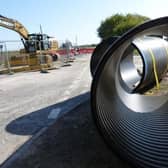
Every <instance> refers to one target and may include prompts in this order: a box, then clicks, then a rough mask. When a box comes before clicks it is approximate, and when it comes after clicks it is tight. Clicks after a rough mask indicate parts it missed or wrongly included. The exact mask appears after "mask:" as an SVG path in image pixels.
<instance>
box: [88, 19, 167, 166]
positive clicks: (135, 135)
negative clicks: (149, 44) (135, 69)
mask: <svg viewBox="0 0 168 168" xmlns="http://www.w3.org/2000/svg"><path fill="white" fill-rule="evenodd" d="M149 35H156V36H160V35H165V36H168V17H164V18H159V19H156V20H152V21H149V22H147V23H144V24H142V25H140V26H138V27H136V28H134V29H132V30H131V31H129V32H127V33H126V34H124V35H123V36H122V37H121V38H120V39H118V40H117V41H116V42H115V43H114V45H112V46H111V47H110V48H109V49H108V51H107V52H106V53H105V55H104V56H103V58H102V60H101V62H100V64H99V66H98V68H97V70H96V72H95V74H94V78H93V82H92V88H91V104H92V113H93V116H94V119H95V122H96V124H97V126H98V128H99V130H100V132H101V134H102V135H103V136H104V138H105V140H106V142H107V143H108V144H109V145H110V146H111V147H112V149H113V150H114V151H116V152H117V153H118V154H119V155H120V156H121V157H122V158H123V159H125V160H127V161H128V162H129V163H131V164H132V165H133V166H136V167H144V168H149V167H150V168H167V167H168V95H167V94H166V95H162V96H145V95H143V94H140V93H139V92H133V93H132V92H129V91H128V90H127V89H126V88H125V87H124V86H123V82H125V81H123V78H122V76H121V69H120V66H121V63H122V59H124V58H123V56H124V52H125V51H126V50H127V48H128V47H129V46H130V45H131V44H132V42H133V41H134V40H136V39H138V38H141V37H144V36H149Z"/></svg>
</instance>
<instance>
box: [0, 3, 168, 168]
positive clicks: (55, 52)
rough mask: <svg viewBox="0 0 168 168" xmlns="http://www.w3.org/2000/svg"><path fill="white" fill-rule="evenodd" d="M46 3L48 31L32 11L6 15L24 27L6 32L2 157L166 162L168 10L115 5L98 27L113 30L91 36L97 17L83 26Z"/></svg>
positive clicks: (6, 20) (1, 67) (128, 167)
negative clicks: (118, 9) (159, 12)
mask: <svg viewBox="0 0 168 168" xmlns="http://www.w3.org/2000/svg"><path fill="white" fill-rule="evenodd" d="M90 3H91V2H90ZM40 5H42V4H38V7H39V8H40V7H41V6H40ZM49 5H50V7H51V6H52V4H49ZM59 5H60V4H58V6H59ZM69 5H73V4H69ZM32 7H33V6H32ZM44 7H47V5H46V6H43V8H42V7H41V9H45V8H44ZM87 7H88V5H87ZM57 9H58V12H60V11H59V8H57ZM89 9H90V8H89ZM89 9H88V12H89ZM76 10H78V9H76ZM80 10H81V9H80ZM50 11H51V10H50ZM67 11H69V8H66V12H67ZM84 11H86V9H85V10H84ZM52 12H53V13H54V12H55V11H51V13H52ZM71 12H74V11H71ZM75 12H76V11H75ZM44 13H45V11H43V12H41V13H40V14H39V13H37V14H36V15H37V16H40V17H39V18H41V21H43V19H44V20H45V19H46V18H47V19H46V20H45V21H44V22H46V25H45V26H43V27H44V28H43V27H42V25H41V24H40V29H39V31H32V30H35V28H34V27H36V26H37V25H33V23H34V22H33V17H31V18H30V20H31V21H32V22H29V21H25V22H24V23H22V22H21V21H20V20H22V19H20V20H19V19H16V18H15V17H13V18H11V17H8V16H5V15H0V28H2V29H0V33H1V31H2V32H3V31H4V32H6V31H8V30H9V31H10V32H13V33H14V34H17V37H19V39H12V35H11V36H9V37H8V32H6V34H5V35H4V37H5V38H6V39H1V38H3V36H2V35H1V36H0V95H1V96H0V137H1V138H0V153H1V155H0V167H1V168H102V167H103V168H133V167H135V168H136V167H139V168H167V167H168V159H167V157H168V118H167V117H168V17H167V16H165V17H158V18H156V19H150V18H148V17H144V16H142V17H141V16H140V15H137V14H127V15H126V16H124V15H122V14H116V15H112V16H111V18H110V17H109V18H107V19H106V20H105V21H102V22H101V26H102V27H101V26H100V27H99V28H98V29H97V32H98V33H99V37H101V36H103V37H104V38H101V40H100V41H99V42H97V43H89V42H88V43H87V44H86V43H85V44H82V43H81V41H80V38H81V39H82V37H83V39H84V37H85V36H86V35H87V36H88V38H87V40H88V41H89V39H91V37H92V36H91V35H90V34H89V31H88V30H90V29H91V26H90V24H89V17H88V20H87V19H86V20H85V22H84V21H83V20H84V19H82V16H80V17H81V18H80V21H81V20H82V21H81V22H80V23H81V24H82V23H83V24H84V25H82V26H80V24H78V25H73V24H72V25H71V24H70V23H73V21H74V20H75V19H76V18H78V14H76V13H75V15H74V16H75V17H74V18H71V17H70V16H71V13H68V12H67V13H68V14H67V13H66V15H64V14H63V15H61V14H60V15H59V16H60V18H58V20H59V22H60V25H61V24H62V23H63V25H64V24H65V23H66V24H65V25H66V26H65V27H60V25H59V24H58V21H57V20H56V21H55V22H54V21H53V20H52V19H51V18H50V17H51V15H50V16H49V15H46V17H45V15H44ZM46 13H47V12H46ZM46 13H45V14H46ZM38 14H39V15H38ZM36 15H35V14H33V15H31V16H34V17H36ZM41 15H42V16H43V17H41ZM68 15H69V18H70V19H69V20H67V19H66V22H62V23H61V21H63V20H64V19H65V18H66V17H67V16H68ZM85 15H87V14H86V13H84V16H85ZM18 16H19V15H18ZM21 16H22V15H20V18H22V17H21ZM25 16H28V15H24V17H25ZM52 16H55V15H52ZM64 17H65V18H64ZM140 17H141V18H143V19H144V20H143V22H138V24H136V26H135V25H132V27H131V28H130V27H129V26H128V25H126V24H127V23H131V21H132V20H133V19H137V18H138V19H139V18H140ZM25 18H26V17H25ZM86 18H87V17H86ZM123 18H124V19H123ZM126 18H127V19H128V20H127V21H125V20H126ZM27 19H28V20H29V17H27ZM110 19H111V20H110ZM116 20H117V21H116ZM120 21H122V22H121V23H122V24H121V27H120V26H119V25H117V24H118V23H119V22H120ZM27 22H29V24H27ZM76 22H77V21H76ZM76 22H74V23H76ZM99 22H100V18H99ZM113 22H114V23H115V24H114V23H113ZM47 23H52V24H53V25H57V26H53V25H52V26H51V25H48V24H47ZM106 23H108V24H111V25H112V26H111V27H110V26H109V25H106ZM133 23H135V21H134V22H133ZM131 24H132V23H131ZM32 25H33V26H34V27H33V26H32ZM47 26H48V27H47ZM71 26H72V27H73V29H77V30H78V31H79V32H82V33H84V32H85V33H86V34H85V35H84V36H82V34H81V35H80V36H79V35H77V34H78V32H75V33H72V32H73V30H72V27H71ZM115 26H116V27H115ZM124 26H125V27H126V30H124V28H125V27H124ZM45 27H47V29H45ZM53 27H54V28H53ZM67 27H68V31H65V30H67V29H66V28H67ZM76 27H77V28H76ZM113 27H114V32H116V30H117V28H118V29H119V32H121V31H123V30H124V32H123V33H121V34H119V33H118V34H113V33H111V32H110V31H111V29H113ZM128 27H129V29H128ZM56 28H57V29H60V30H59V31H56ZM87 28H88V29H87ZM80 29H81V31H80ZM44 30H45V31H44ZM49 30H50V31H49ZM53 30H54V31H53ZM102 30H103V31H102ZM94 31H95V30H94ZM36 32H38V33H36ZM48 32H50V33H48ZM52 32H62V34H61V36H63V37H66V36H64V34H66V33H67V34H68V33H69V34H68V35H67V36H70V37H72V36H73V37H75V38H74V39H72V40H68V38H65V40H62V42H61V41H60V40H59V39H58V37H59V35H58V37H55V36H53V35H52V34H53V33H52ZM71 33H72V34H73V35H72V34H71ZM74 34H75V35H74ZM92 34H94V33H93V32H92ZM79 41H80V42H79ZM80 43H81V44H80Z"/></svg>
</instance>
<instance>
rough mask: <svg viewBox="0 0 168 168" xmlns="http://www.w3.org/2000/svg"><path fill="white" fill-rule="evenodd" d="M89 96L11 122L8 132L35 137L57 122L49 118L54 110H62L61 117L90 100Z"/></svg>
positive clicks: (76, 98)
mask: <svg viewBox="0 0 168 168" xmlns="http://www.w3.org/2000/svg"><path fill="white" fill-rule="evenodd" d="M89 95H90V93H89V92H87V93H84V94H81V95H79V96H76V97H73V98H71V99H69V100H66V101H64V102H60V103H57V104H55V105H52V106H48V107H46V108H43V109H40V110H37V111H35V112H32V113H29V114H27V115H24V116H21V117H19V118H17V119H16V120H13V121H12V122H10V123H9V124H8V125H7V126H6V131H7V132H9V133H12V134H16V135H34V134H36V133H37V132H38V131H39V130H40V129H41V128H43V127H47V126H48V125H50V124H52V123H53V122H54V121H55V119H50V118H48V115H49V114H50V112H51V111H52V110H53V109H59V110H60V109H61V111H60V112H59V114H58V117H61V116H62V115H64V114H65V113H66V112H67V111H69V110H71V109H72V108H74V107H75V106H77V105H79V103H81V102H82V101H85V100H86V99H87V98H89ZM30 106H31V105H30Z"/></svg>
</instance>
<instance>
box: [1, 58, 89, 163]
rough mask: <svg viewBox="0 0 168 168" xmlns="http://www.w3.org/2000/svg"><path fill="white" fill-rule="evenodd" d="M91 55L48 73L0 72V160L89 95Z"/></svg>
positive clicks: (2, 160)
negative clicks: (6, 73)
mask: <svg viewBox="0 0 168 168" xmlns="http://www.w3.org/2000/svg"><path fill="white" fill-rule="evenodd" d="M89 63H90V55H80V56H78V57H77V58H76V60H75V61H74V62H73V63H72V66H65V67H61V68H60V69H56V70H51V71H49V73H40V72H29V73H16V74H14V75H11V76H10V75H1V76H0V81H1V82H0V95H1V96H0V137H1V138H0V152H1V155H0V164H1V163H3V162H4V161H5V160H6V159H7V158H8V157H9V156H10V155H11V154H12V153H13V152H14V151H16V150H17V149H18V148H19V147H20V146H21V145H22V144H24V143H25V142H26V141H28V140H29V139H30V138H31V137H32V136H35V135H36V134H38V133H39V132H40V131H41V130H43V128H46V127H48V126H49V125H50V124H52V123H53V122H54V121H55V120H56V119H57V118H58V117H60V116H61V115H63V113H66V112H67V111H69V110H70V109H72V108H73V107H74V106H76V105H78V104H79V103H80V102H82V101H84V98H87V97H88V94H87V93H88V91H89V90H90V83H91V76H90V70H89Z"/></svg>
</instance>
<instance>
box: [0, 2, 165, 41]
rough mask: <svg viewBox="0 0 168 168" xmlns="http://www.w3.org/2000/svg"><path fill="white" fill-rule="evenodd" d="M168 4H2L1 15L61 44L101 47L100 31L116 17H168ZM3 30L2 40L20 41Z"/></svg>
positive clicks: (15, 34) (8, 31)
mask: <svg viewBox="0 0 168 168" xmlns="http://www.w3.org/2000/svg"><path fill="white" fill-rule="evenodd" d="M167 8H168V0H159V1H158V0H125V1H124V0H25V1H23V0H1V5H0V14H1V15H4V16H7V17H9V18H13V19H16V20H18V21H20V22H21V23H22V24H23V25H25V27H26V28H27V29H28V30H29V32H30V33H38V32H39V29H40V24H41V25H42V28H43V32H44V33H46V34H48V35H51V36H55V37H56V39H58V41H64V40H66V39H69V40H70V41H72V42H73V43H74V42H75V39H76V37H77V41H78V44H88V43H89V44H92V43H98V42H99V40H100V39H99V38H98V36H97V28H98V27H99V25H100V23H101V21H102V20H104V19H105V18H107V17H109V16H111V15H113V14H115V13H123V14H126V13H137V14H141V15H145V16H148V17H150V18H157V17H162V16H166V15H168V10H167ZM19 39H20V37H19V35H18V34H17V33H15V32H13V31H10V30H7V29H4V28H1V27H0V40H19Z"/></svg>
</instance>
